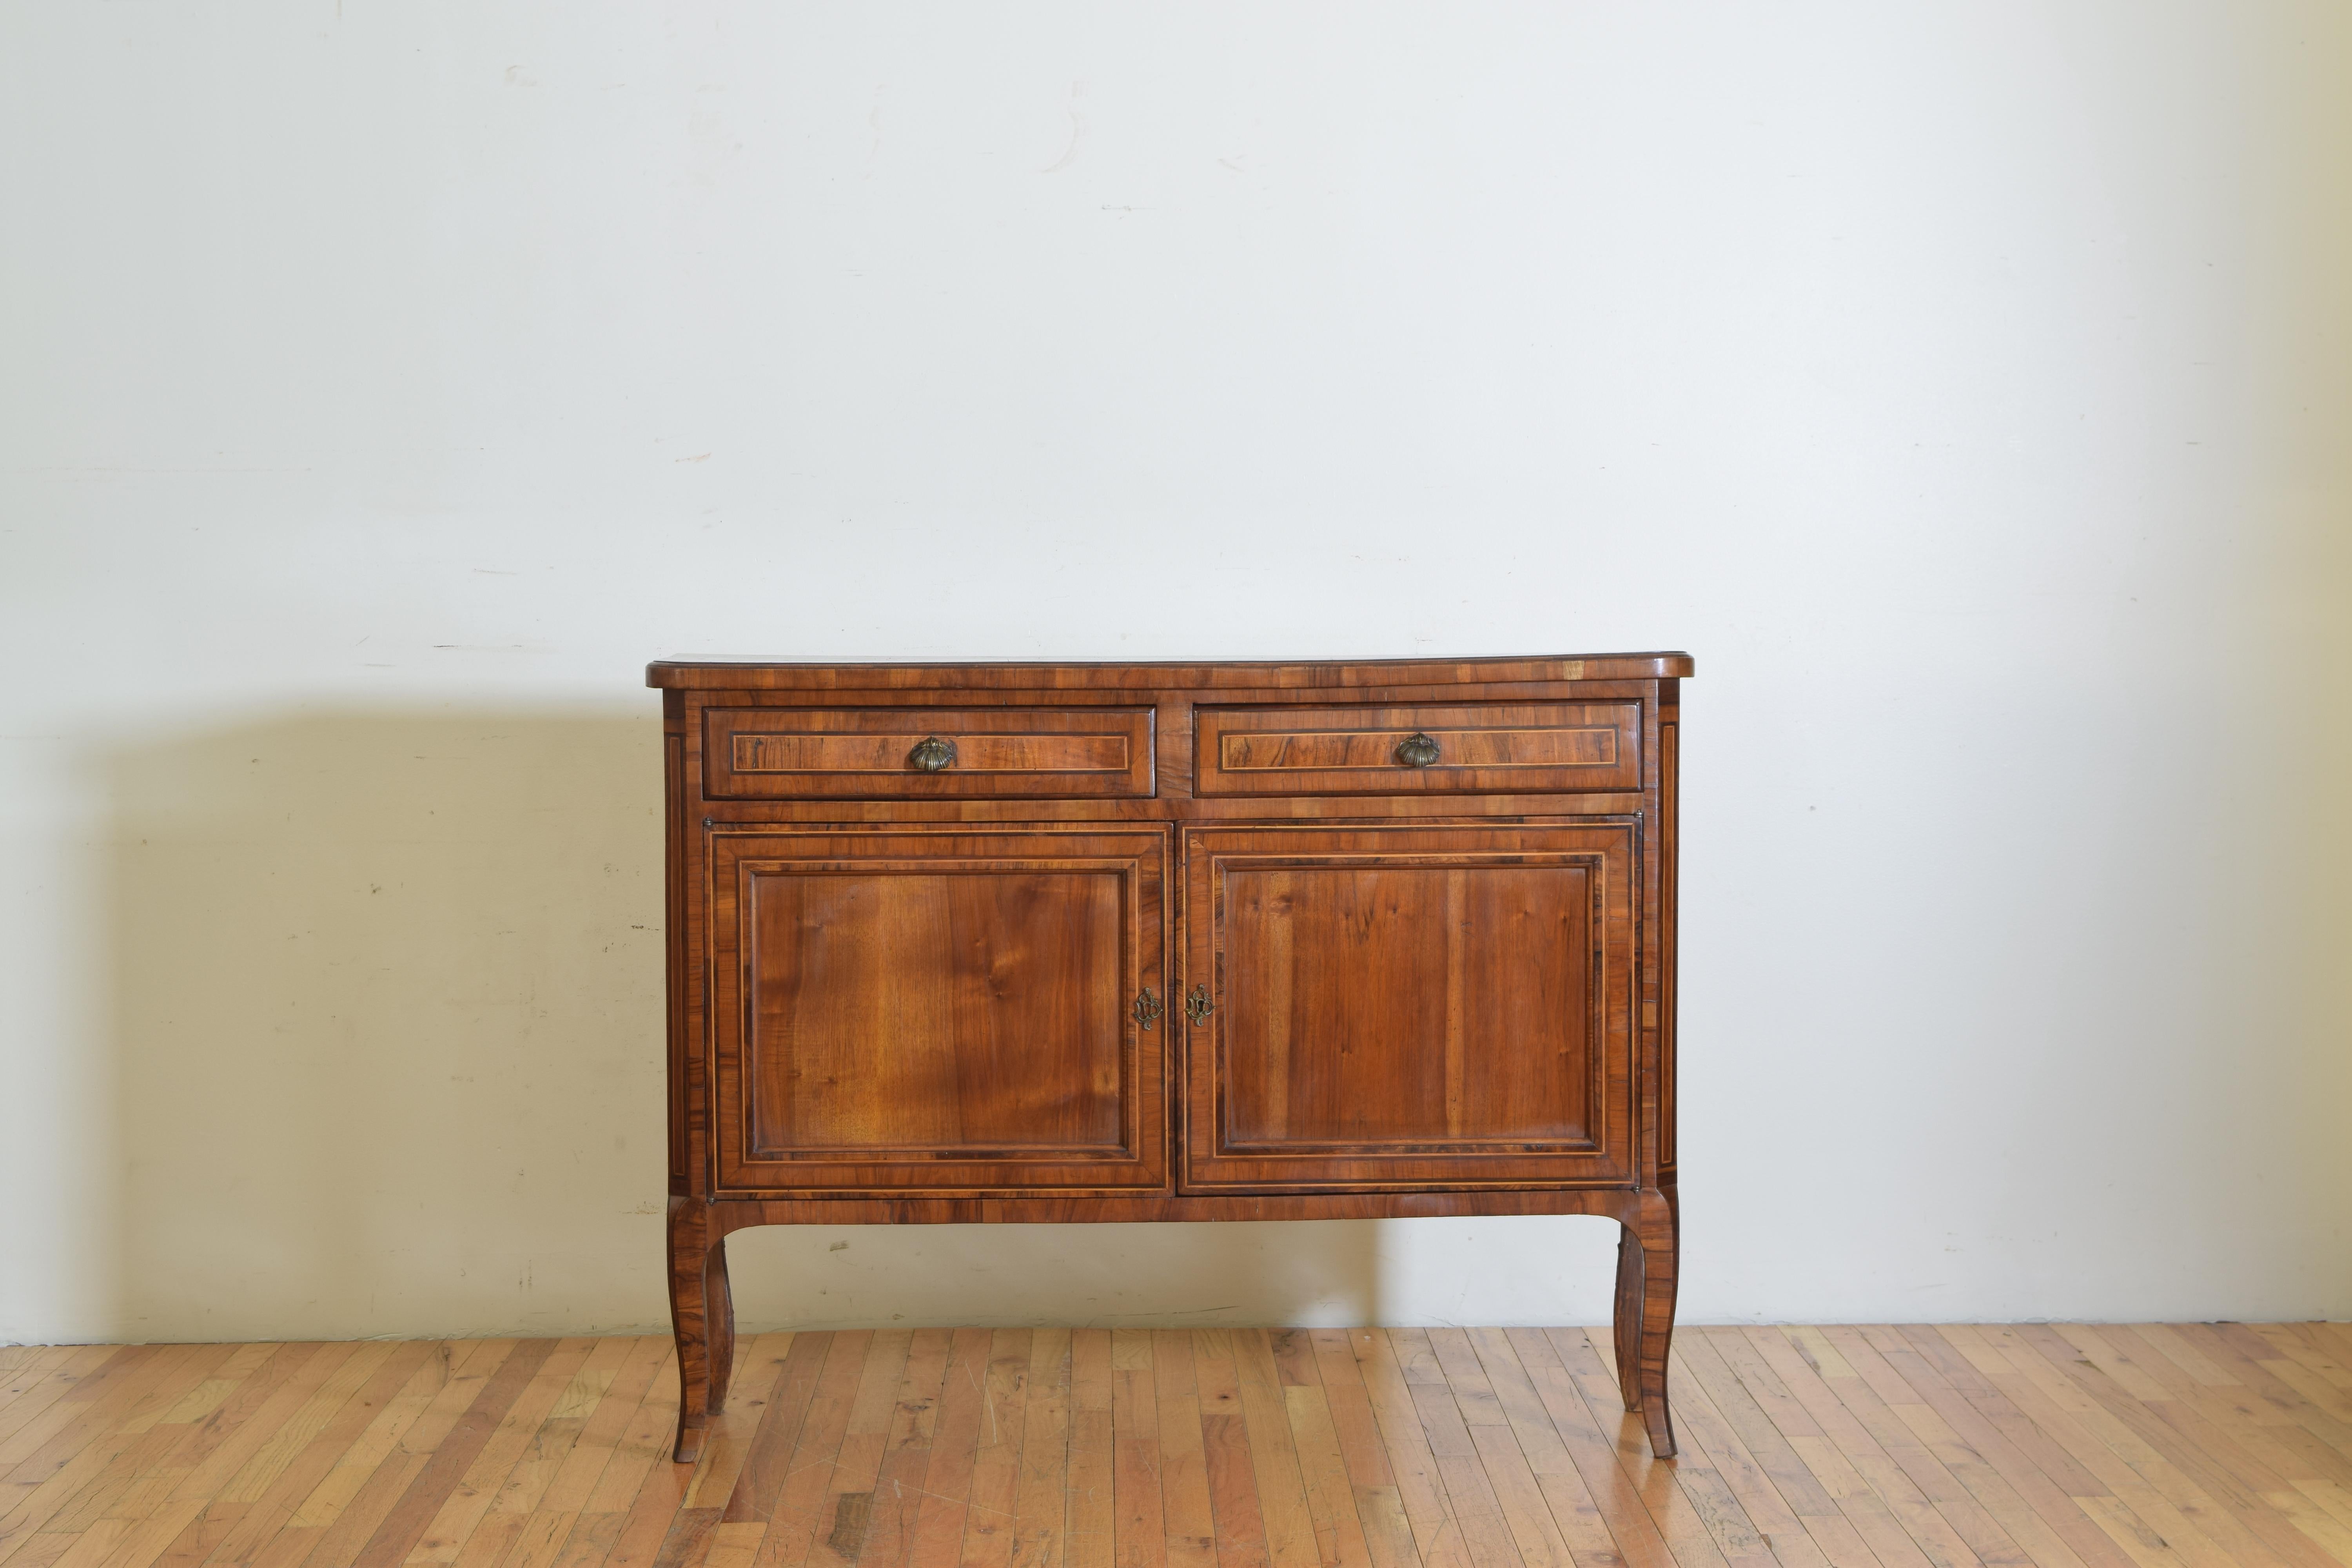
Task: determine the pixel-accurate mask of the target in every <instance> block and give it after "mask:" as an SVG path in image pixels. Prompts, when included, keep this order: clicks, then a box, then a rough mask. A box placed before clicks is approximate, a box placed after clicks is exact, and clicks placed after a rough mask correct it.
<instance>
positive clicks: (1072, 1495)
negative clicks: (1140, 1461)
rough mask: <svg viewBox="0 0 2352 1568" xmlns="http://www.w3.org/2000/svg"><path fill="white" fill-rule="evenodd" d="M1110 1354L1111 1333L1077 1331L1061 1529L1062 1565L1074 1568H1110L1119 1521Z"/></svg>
mask: <svg viewBox="0 0 2352 1568" xmlns="http://www.w3.org/2000/svg"><path fill="white" fill-rule="evenodd" d="M1110 1354H1111V1339H1110V1331H1109V1330H1108V1329H1076V1330H1074V1331H1072V1332H1071V1334H1070V1458H1069V1471H1068V1476H1067V1479H1066V1482H1065V1491H1064V1499H1065V1504H1064V1509H1065V1511H1064V1521H1063V1526H1062V1538H1063V1561H1064V1562H1066V1563H1068V1564H1069V1568H1110V1563H1111V1548H1112V1542H1111V1531H1112V1529H1113V1528H1114V1521H1115V1520H1116V1518H1117V1514H1116V1510H1115V1509H1114V1506H1113V1501H1114V1500H1113V1496H1112V1488H1113V1486H1114V1485H1115V1484H1116V1481H1115V1477H1116V1474H1117V1456H1116V1454H1115V1453H1114V1451H1113V1440H1112V1436H1111V1420H1112V1416H1111V1373H1110Z"/></svg>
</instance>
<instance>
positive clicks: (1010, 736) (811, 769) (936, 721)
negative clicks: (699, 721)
mask: <svg viewBox="0 0 2352 1568" xmlns="http://www.w3.org/2000/svg"><path fill="white" fill-rule="evenodd" d="M1151 712H1152V710H1150V709H1149V708H712V709H708V710H705V711H704V714H703V746H702V780H703V794H704V795H708V796H709V798H711V799H713V800H827V799H858V800H874V799H903V800H936V799H953V798H957V797H961V796H975V795H977V796H988V795H998V796H1010V797H1020V798H1027V799H1037V798H1055V799H1070V798H1076V797H1092V796H1106V795H1150V794H1151V793H1152V774H1151ZM926 763H929V764H930V765H929V766H926V765H925V764H926Z"/></svg>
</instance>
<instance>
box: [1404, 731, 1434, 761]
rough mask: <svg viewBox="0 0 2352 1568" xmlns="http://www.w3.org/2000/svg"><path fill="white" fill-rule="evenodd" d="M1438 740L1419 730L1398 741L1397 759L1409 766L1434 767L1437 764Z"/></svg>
mask: <svg viewBox="0 0 2352 1568" xmlns="http://www.w3.org/2000/svg"><path fill="white" fill-rule="evenodd" d="M1437 757H1438V751H1437V742H1435V741H1434V740H1433V739H1431V738H1430V737H1429V736H1427V735H1424V734H1423V733H1422V732H1420V731H1414V732H1413V733H1412V734H1410V735H1407V736H1406V737H1405V738H1404V739H1403V740H1402V741H1399V742H1397V749H1396V759H1397V761H1398V762H1401V763H1403V764H1404V765H1405V766H1406V767H1409V768H1427V767H1434V766H1435V765H1436V764H1437Z"/></svg>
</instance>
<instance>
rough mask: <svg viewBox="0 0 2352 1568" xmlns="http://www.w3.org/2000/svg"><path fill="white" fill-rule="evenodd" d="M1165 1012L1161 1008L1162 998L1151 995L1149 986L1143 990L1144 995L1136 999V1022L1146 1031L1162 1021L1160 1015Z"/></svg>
mask: <svg viewBox="0 0 2352 1568" xmlns="http://www.w3.org/2000/svg"><path fill="white" fill-rule="evenodd" d="M1163 1011H1165V1009H1164V1008H1162V1007H1161V1006H1160V998H1159V997H1157V996H1154V995H1153V994H1151V987H1150V986H1149V985H1147V986H1145V987H1144V988H1143V994H1142V995H1140V996H1138V997H1137V998H1136V999H1135V1021H1136V1023H1137V1024H1138V1025H1139V1026H1142V1027H1144V1028H1146V1029H1148V1028H1150V1027H1151V1026H1152V1025H1154V1024H1156V1023H1158V1022H1159V1021H1160V1014H1161V1013H1162V1012H1163Z"/></svg>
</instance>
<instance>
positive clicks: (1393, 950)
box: [1181, 823, 1635, 1192]
mask: <svg viewBox="0 0 2352 1568" xmlns="http://www.w3.org/2000/svg"><path fill="white" fill-rule="evenodd" d="M1634 845H1635V829H1634V827H1633V825H1632V824H1629V823H1615V824H1608V825H1599V824H1594V825H1582V826H1517V827H1500V826H1492V827H1489V826H1453V827H1435V826H1432V827H1381V826H1360V827H1352V828H1297V827H1256V828H1244V827H1234V828H1222V827H1220V828H1196V829H1193V830H1192V832H1190V833H1189V834H1188V835H1187V836H1186V841H1185V861H1186V894H1185V899H1186V908H1187V910H1189V911H1190V913H1189V915H1188V919H1187V923H1186V929H1185V939H1184V971H1183V974H1182V976H1181V990H1182V991H1183V992H1184V994H1187V995H1191V994H1194V992H1195V991H1196V990H1199V991H1205V992H1206V993H1207V994H1208V995H1209V996H1210V998H1211V999H1212V1011H1211V1012H1210V1013H1209V1015H1208V1016H1207V1017H1206V1019H1205V1020H1203V1021H1202V1023H1200V1024H1198V1025H1195V1026H1192V1028H1191V1029H1190V1031H1189V1033H1188V1035H1187V1038H1186V1049H1185V1056H1184V1073H1185V1097H1186V1123H1185V1153H1184V1159H1183V1169H1182V1173H1181V1185H1182V1187H1183V1189H1184V1190H1185V1191H1187V1192H1213V1191H1218V1190H1235V1189H1254V1190H1276V1191H1305V1190H1312V1189H1316V1188H1340V1189H1346V1188H1357V1187H1365V1186H1384V1185H1400V1186H1402V1185H1416V1186H1426V1187H1430V1188H1434V1189H1446V1188H1452V1187H1455V1186H1462V1185H1485V1184H1494V1185H1507V1184H1531V1183H1537V1182H1545V1181H1550V1182H1561V1183H1574V1182H1603V1181H1622V1180H1623V1179H1624V1178H1625V1176H1626V1174H1627V1173H1628V1172H1629V1170H1630V1161H1631V1153H1632V1150H1631V1131H1632V1115H1631V1078H1632V1072H1633V1059H1632V1058H1633V1052H1632V1010H1631V1005H1630V1004H1631V998H1632V996H1633V927H1634V921H1633V901H1634V897H1633V849H1634Z"/></svg>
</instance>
